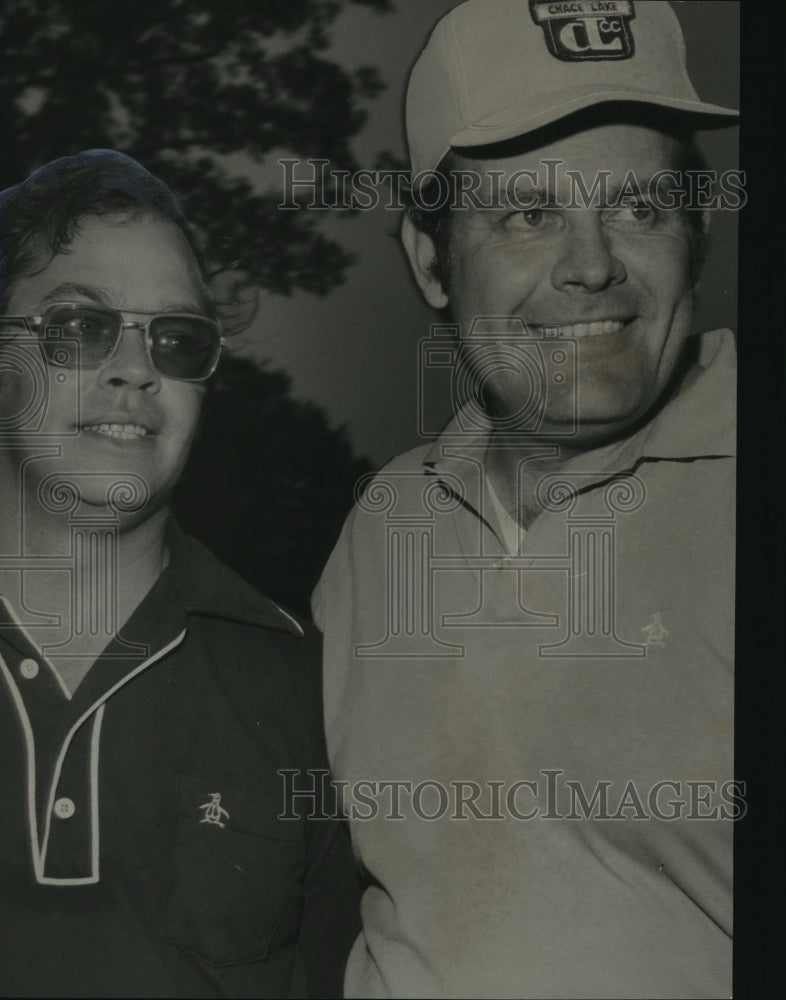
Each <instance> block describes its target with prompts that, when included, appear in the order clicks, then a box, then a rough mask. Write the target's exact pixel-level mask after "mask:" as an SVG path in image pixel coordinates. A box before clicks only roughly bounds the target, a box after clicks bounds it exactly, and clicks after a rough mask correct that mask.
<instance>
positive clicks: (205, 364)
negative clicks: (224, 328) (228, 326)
mask: <svg viewBox="0 0 786 1000" xmlns="http://www.w3.org/2000/svg"><path fill="white" fill-rule="evenodd" d="M150 339H151V341H152V347H151V354H152V357H153V364H154V365H155V366H156V368H157V369H158V371H159V372H161V374H162V375H168V376H169V377H170V378H182V379H202V378H207V376H208V375H210V374H211V373H212V371H213V368H214V366H215V363H216V361H217V359H218V353H219V351H220V349H221V336H220V334H219V332H218V327H217V326H215V325H214V324H213V323H211V322H210V321H209V320H206V319H205V320H203V319H199V318H198V317H196V316H156V318H155V319H154V320H153V321H152V323H151V324H150Z"/></svg>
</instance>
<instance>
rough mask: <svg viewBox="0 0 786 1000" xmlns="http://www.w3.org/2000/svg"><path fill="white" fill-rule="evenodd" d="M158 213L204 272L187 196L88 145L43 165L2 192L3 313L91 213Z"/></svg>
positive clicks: (108, 152)
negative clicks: (22, 283)
mask: <svg viewBox="0 0 786 1000" xmlns="http://www.w3.org/2000/svg"><path fill="white" fill-rule="evenodd" d="M145 214H150V215H156V216H160V217H162V218H165V219H169V220H171V221H172V222H173V223H174V224H175V225H176V226H177V227H178V229H180V231H181V232H182V233H183V236H184V237H185V239H186V241H187V243H188V246H189V247H190V249H191V251H192V252H193V254H194V257H195V259H196V262H197V265H198V267H199V269H200V272H201V273H202V274H203V275H204V262H203V260H202V255H201V252H200V250H199V247H198V246H197V244H196V240H195V237H194V234H193V232H192V231H191V228H190V226H189V224H188V222H187V220H186V217H185V215H184V213H183V209H182V207H181V205H180V202H179V201H178V200H177V198H176V197H175V196H174V194H173V193H172V192H171V191H170V189H169V188H168V187H167V185H166V184H165V183H164V182H163V181H162V180H160V179H159V178H158V177H154V176H153V174H151V173H150V172H149V171H147V170H145V168H144V167H143V166H141V165H140V164H139V163H137V162H136V160H133V159H132V158H131V157H130V156H126V154H125V153H119V152H117V151H116V150H113V149H87V150H84V151H83V152H81V153H76V154H75V155H73V156H63V157H60V158H59V159H57V160H52V161H51V162H50V163H47V164H45V165H44V166H42V167H39V168H38V170H35V171H34V172H33V173H32V174H30V176H29V177H28V178H27V179H26V180H24V181H22V183H21V184H17V185H15V186H14V187H10V188H6V189H5V190H4V191H1V192H0V311H2V309H3V308H4V306H5V303H7V301H8V298H9V296H10V294H11V292H12V291H13V288H14V285H15V284H16V282H17V281H18V280H19V279H20V278H23V277H26V276H27V275H30V274H34V273H36V272H37V271H39V270H41V269H43V268H45V267H46V266H47V265H48V264H49V262H50V261H51V260H52V258H53V257H55V256H56V255H57V254H59V253H62V252H63V251H64V250H65V248H66V247H67V246H68V245H69V243H71V241H72V240H73V239H74V236H75V235H76V233H77V231H78V229H79V223H80V222H81V221H82V220H83V219H85V218H89V217H99V218H103V217H108V216H120V217H125V218H126V220H127V221H133V220H134V219H137V218H139V217H140V216H142V215H145Z"/></svg>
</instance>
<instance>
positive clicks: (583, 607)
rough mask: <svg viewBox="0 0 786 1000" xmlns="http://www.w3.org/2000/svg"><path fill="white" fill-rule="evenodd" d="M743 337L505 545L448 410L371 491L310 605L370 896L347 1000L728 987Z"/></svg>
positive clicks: (462, 427)
mask: <svg viewBox="0 0 786 1000" xmlns="http://www.w3.org/2000/svg"><path fill="white" fill-rule="evenodd" d="M734 395H735V368H734V348H733V341H732V338H731V334H730V333H728V331H726V332H718V331H716V332H714V333H712V334H707V335H705V336H704V337H703V338H702V344H701V352H700V358H699V367H698V369H697V370H696V371H694V372H693V374H692V377H691V379H690V380H689V381H686V382H685V383H684V386H683V388H682V390H681V391H680V392H679V393H678V394H677V395H676V396H675V397H674V398H673V399H671V400H670V401H669V402H668V403H667V404H666V405H665V406H664V407H663V408H662V409H661V410H660V411H659V412H658V414H657V415H656V416H655V417H654V418H653V419H652V420H651V421H650V422H649V423H648V424H646V426H643V427H641V428H640V429H638V430H637V431H636V432H635V433H633V434H631V435H630V436H629V437H628V438H626V439H624V440H621V441H619V442H615V443H613V444H610V445H607V446H605V447H603V448H598V449H595V450H593V451H591V452H587V453H584V454H581V455H579V456H578V457H576V458H574V459H572V460H571V461H568V462H566V463H565V464H564V465H563V466H562V468H561V469H560V470H559V472H558V473H555V474H554V475H550V476H548V477H544V478H543V479H541V480H540V482H539V484H538V488H539V491H540V493H539V495H540V499H541V502H542V507H543V510H542V512H541V513H540V514H539V515H538V516H537V517H536V518H535V519H534V520H533V521H532V523H531V524H530V526H529V527H528V529H527V531H526V532H522V533H521V538H520V539H519V544H518V545H516V546H511V545H510V544H506V541H505V539H504V533H503V532H502V531H501V530H500V525H499V521H498V518H497V512H496V508H495V506H494V504H493V503H491V502H490V500H489V497H488V493H487V477H486V474H485V468H484V456H485V451H486V447H487V444H488V437H489V428H488V427H487V426H480V425H478V423H477V419H476V418H477V414H472V413H466V412H465V413H460V414H458V415H457V417H456V419H455V420H454V421H453V423H452V424H451V425H449V427H448V428H447V429H446V430H445V432H444V433H443V434H442V436H441V437H440V439H439V440H438V441H437V442H435V444H433V445H432V446H430V447H425V448H419V449H415V450H414V451H413V452H410V453H408V454H407V455H403V456H400V457H399V458H397V459H395V460H394V461H393V462H392V463H390V465H388V466H387V467H386V468H385V469H384V470H382V472H381V473H379V474H378V475H377V476H376V477H374V479H373V481H372V482H371V483H370V484H369V485H368V487H367V489H366V491H365V493H364V495H363V496H362V497H361V499H360V500H359V503H358V505H357V506H356V509H355V510H354V511H353V512H352V514H351V515H350V517H349V519H348V521H347V524H346V525H345V528H344V531H343V533H342V536H341V538H340V540H339V542H338V544H337V546H336V549H335V550H334V552H333V554H332V556H331V558H330V561H329V563H328V565H327V567H326V569H325V572H324V574H323V577H322V580H321V582H320V585H319V586H318V588H317V591H316V593H315V596H314V612H315V618H316V621H317V623H318V624H319V626H320V628H322V630H323V631H324V636H325V654H324V660H325V668H324V669H325V715H326V728H327V739H328V749H329V754H330V759H331V763H332V765H333V770H334V774H335V777H336V778H337V779H338V780H339V781H340V782H341V783H342V785H343V787H344V796H343V798H344V805H345V809H346V811H347V814H348V816H349V819H350V825H351V830H352V838H353V845H354V849H355V852H356V855H357V857H358V859H359V861H360V863H361V864H362V865H363V866H364V867H365V868H366V869H367V871H368V873H369V877H370V885H369V887H368V888H367V890H366V892H365V896H364V900H363V933H362V934H361V936H360V938H359V939H358V941H357V942H356V945H355V947H354V949H353V951H352V954H351V956H350V959H349V964H348V969H347V979H346V987H345V988H346V995H347V996H349V997H364V996H391V997H397V996H418V997H445V996H456V997H477V996H487V997H517V998H520V997H538V998H540V1000H543V998H547V997H548V998H567V997H573V998H579V997H581V998H590V997H591V998H602V1000H610V998H620V1000H621V998H625V1000H631V998H643V997H672V998H681V1000H685V998H687V997H691V998H696V997H722V996H729V995H730V993H731V956H732V949H731V932H732V926H731V915H732V910H731V902H732V894H731V884H732V839H733V820H734V818H736V817H737V816H739V815H740V814H741V813H742V812H743V811H744V801H743V798H742V795H741V791H742V790H741V789H740V788H739V786H737V785H736V784H735V782H734V771H733V756H732V725H733V701H732V697H733V675H732V670H733V664H732V656H733V612H734V600H733V599H734V485H735V478H734V457H733V456H734V450H735V433H734V431H735V428H734V417H735V408H734Z"/></svg>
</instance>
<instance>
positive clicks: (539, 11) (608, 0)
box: [529, 0, 636, 62]
mask: <svg viewBox="0 0 786 1000" xmlns="http://www.w3.org/2000/svg"><path fill="white" fill-rule="evenodd" d="M529 9H530V14H531V15H532V20H533V21H534V22H535V24H538V25H540V27H541V28H543V34H544V35H545V36H546V45H547V46H548V49H549V52H550V53H551V54H552V55H553V56H555V57H556V58H557V59H563V60H565V61H567V62H577V61H579V60H584V59H630V57H631V56H632V55H633V53H634V51H635V47H634V44H633V34H632V32H631V28H630V22H631V20H632V19H633V18H634V17H635V16H636V12H635V10H634V9H633V0H563V2H561V3H558V2H546V3H544V2H542V0H530V3H529Z"/></svg>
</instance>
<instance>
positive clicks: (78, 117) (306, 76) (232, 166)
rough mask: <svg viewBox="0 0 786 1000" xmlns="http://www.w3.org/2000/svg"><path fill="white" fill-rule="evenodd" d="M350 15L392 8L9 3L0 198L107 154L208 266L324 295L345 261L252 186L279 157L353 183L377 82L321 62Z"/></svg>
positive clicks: (252, 0)
mask: <svg viewBox="0 0 786 1000" xmlns="http://www.w3.org/2000/svg"><path fill="white" fill-rule="evenodd" d="M350 4H356V5H362V6H365V7H369V8H372V9H375V10H377V11H380V12H383V11H386V10H389V9H390V7H391V4H390V0H153V2H150V3H140V2H139V0H7V2H6V3H5V4H4V5H3V8H4V9H2V10H0V32H1V33H2V35H1V38H0V52H2V55H3V66H4V69H3V76H4V79H3V111H2V115H3V118H4V119H5V120H4V121H3V122H2V132H1V133H0V140H1V141H2V143H3V147H2V176H0V181H1V182H2V186H3V187H5V186H7V185H8V184H13V183H16V182H18V181H20V180H22V179H23V178H24V177H25V176H26V175H27V174H28V173H30V171H31V170H33V169H35V167H37V166H40V165H41V164H42V163H45V162H46V161H47V160H50V159H54V158H55V157H58V156H63V155H64V154H66V153H72V152H76V151H78V150H80V149H86V148H91V147H92V148H95V147H109V148H113V149H120V150H122V151H123V152H126V153H129V154H130V155H131V156H133V157H135V158H136V159H138V160H139V161H140V162H141V163H142V164H143V165H144V166H146V167H147V168H148V169H149V170H151V171H152V172H153V173H156V174H158V175H159V176H161V177H162V178H163V179H164V180H166V181H167V183H168V184H169V185H170V186H171V187H172V188H173V190H174V191H175V192H176V193H177V194H178V196H179V197H180V198H181V200H182V201H183V204H184V207H185V209H186V213H187V215H188V217H189V219H190V220H191V222H192V223H193V224H194V225H195V227H196V228H197V229H198V231H199V233H200V236H201V237H202V239H203V240H204V243H205V246H206V248H207V249H208V250H209V253H210V255H211V259H212V261H213V262H214V263H215V265H216V266H217V267H222V268H233V267H234V268H236V269H237V268H239V269H240V273H241V274H244V275H245V276H246V277H247V278H248V279H249V280H250V281H251V282H253V284H255V285H259V286H261V287H264V288H267V289H270V290H271V291H274V292H278V293H285V294H286V293H289V292H291V291H292V290H293V289H296V288H301V289H305V290H308V291H311V292H317V293H324V292H326V291H328V290H329V289H330V288H331V287H333V286H334V285H335V284H337V283H339V282H340V281H341V276H342V273H343V271H344V270H345V268H346V267H347V265H348V264H349V263H350V262H351V257H350V256H349V255H348V254H347V253H346V252H345V251H344V250H342V248H341V247H339V246H338V245H337V244H336V243H335V242H333V241H331V240H329V239H327V238H326V237H325V236H324V235H323V234H322V233H321V232H320V231H319V229H318V224H317V219H316V218H314V216H313V214H311V215H310V214H309V213H307V212H281V211H278V210H277V207H276V206H277V204H278V202H279V200H280V198H279V196H278V194H277V193H276V192H274V191H272V190H270V189H267V190H265V189H262V190H260V189H259V188H258V186H257V185H255V184H254V182H253V181H252V179H251V176H252V174H253V172H254V170H255V169H256V168H257V167H258V165H260V164H262V163H264V161H265V160H266V158H268V157H269V156H270V154H271V153H273V152H274V151H277V150H284V151H289V152H291V153H295V154H296V155H298V156H303V157H324V158H328V159H330V160H331V161H332V162H333V163H334V164H335V165H336V166H337V167H339V168H343V169H349V170H352V169H355V168H356V166H357V164H355V162H354V158H353V155H352V152H351V149H350V141H351V139H352V138H353V136H355V135H356V134H357V132H358V131H359V129H360V128H361V127H362V125H363V123H364V120H365V111H364V107H363V105H364V102H365V101H366V100H368V99H370V98H373V97H374V96H375V95H376V94H377V93H378V92H379V91H380V89H381V87H382V83H381V81H380V79H379V77H378V74H377V72H376V70H374V69H373V68H369V67H363V68H360V69H357V70H355V71H351V72H350V71H348V70H346V69H344V68H343V67H341V66H340V65H338V64H337V63H336V62H334V61H332V60H331V59H330V58H329V56H328V54H327V50H328V46H329V41H330V36H329V29H330V27H331V25H332V24H333V23H334V21H335V19H336V17H337V16H338V15H339V14H340V13H341V12H342V10H344V9H345V8H347V7H348V6H349V5H350Z"/></svg>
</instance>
